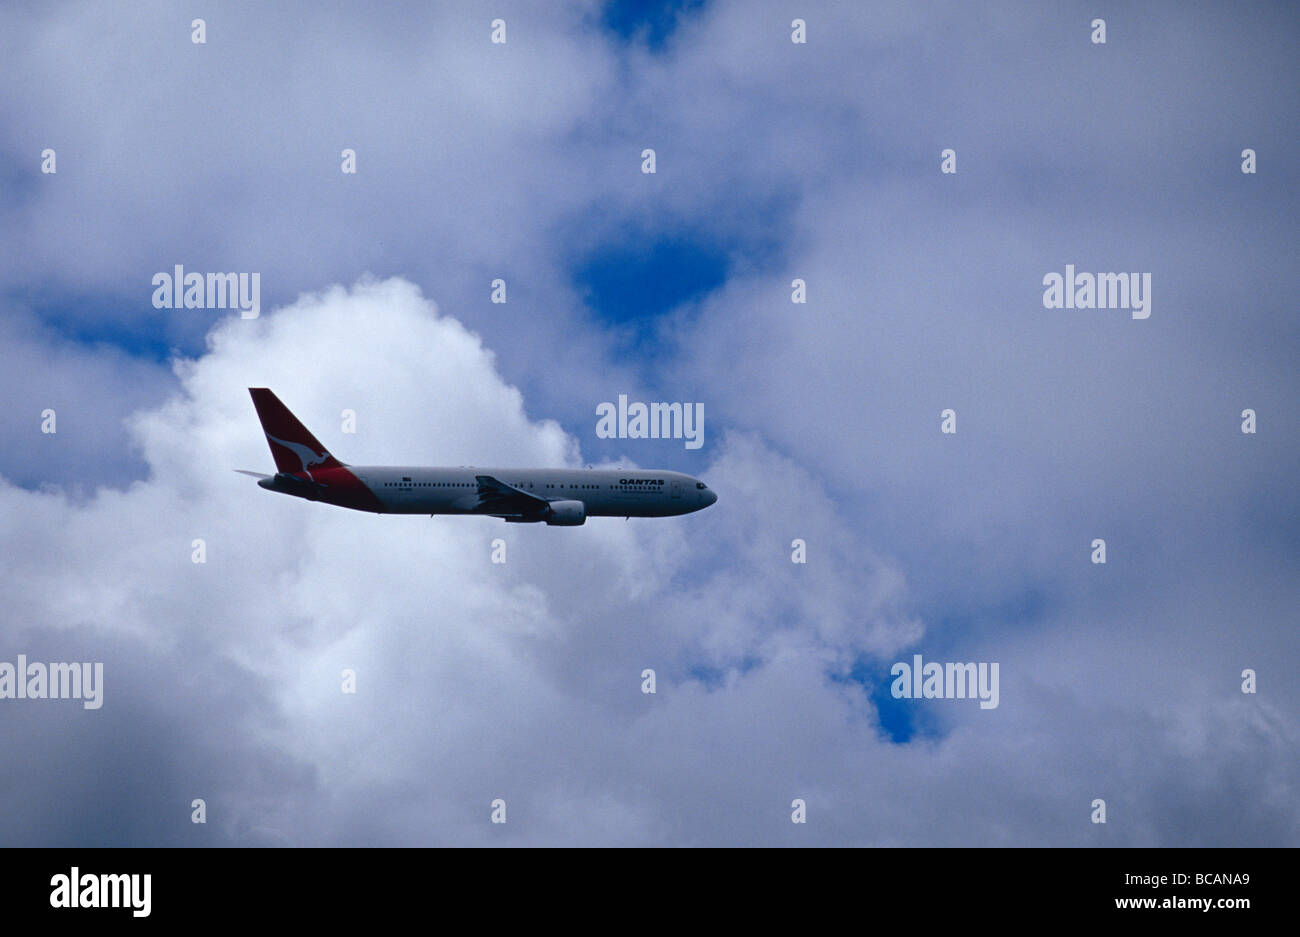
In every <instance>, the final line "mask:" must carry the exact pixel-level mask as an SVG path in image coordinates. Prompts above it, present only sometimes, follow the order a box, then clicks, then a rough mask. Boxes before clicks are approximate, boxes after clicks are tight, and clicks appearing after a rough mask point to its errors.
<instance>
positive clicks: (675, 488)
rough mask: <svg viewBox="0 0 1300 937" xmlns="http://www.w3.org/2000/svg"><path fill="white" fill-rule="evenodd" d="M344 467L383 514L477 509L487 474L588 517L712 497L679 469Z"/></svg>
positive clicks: (661, 509) (660, 509)
mask: <svg viewBox="0 0 1300 937" xmlns="http://www.w3.org/2000/svg"><path fill="white" fill-rule="evenodd" d="M348 468H349V470H350V471H351V472H352V473H353V474H355V475H356V476H357V478H358V479H359V480H360V481H361V482H362V483H363V484H364V485H365V486H366V487H367V488H369V489H370V491H371V492H373V493H374V495H375V496H376V497H377V498H378V499H379V500H380V502H381V503H382V504H383V512H384V513H386V514H389V513H391V514H478V513H483V512H482V509H481V508H479V507H478V506H479V497H478V491H479V483H478V482H477V481H476V478H477V477H479V476H484V475H488V476H491V477H493V478H495V479H499V480H500V481H502V482H505V483H506V484H507V485H512V486H514V487H515V488H518V489H520V490H521V491H525V492H527V493H528V494H530V495H535V496H536V497H538V498H543V499H545V500H547V501H581V502H582V503H583V504H584V505H585V506H586V513H587V516H588V517H671V516H673V515H677V514H690V513H691V512H692V511H698V510H700V509H701V508H706V507H708V506H709V505H711V504H713V503H714V502H715V501H716V500H717V495H715V494H714V493H713V491H712V490H711V489H709V488H708V487H707V486H705V485H704V483H703V482H700V481H699V480H698V479H695V478H692V477H691V476H690V475H684V474H682V473H681V472H662V471H645V470H641V469H629V470H627V471H623V470H618V469H503V468H474V467H465V468H430V467H421V466H411V467H404V466H391V465H382V466H380V465H370V466H366V465H352V466H348Z"/></svg>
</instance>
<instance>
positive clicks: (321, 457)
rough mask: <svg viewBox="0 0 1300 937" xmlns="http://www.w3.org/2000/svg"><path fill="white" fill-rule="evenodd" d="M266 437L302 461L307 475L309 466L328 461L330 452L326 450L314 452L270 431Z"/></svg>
mask: <svg viewBox="0 0 1300 937" xmlns="http://www.w3.org/2000/svg"><path fill="white" fill-rule="evenodd" d="M266 438H267V439H269V440H271V441H272V442H278V443H279V444H280V445H282V446H284V448H286V449H288V450H289V451H290V452H292V453H293V454H294V455H296V456H297V457H298V461H299V462H301V463H302V470H303V471H304V472H306V473H307V475H308V477H310V476H311V467H312V466H313V465H324V464H325V463H326V462H328V461H329V458H330V454H329V453H328V452H316V451H314V450H313V449H311V448H309V447H307V446H304V445H303V444H302V443H300V442H289V440H287V439H280V438H278V437H276V436H272V435H271V434H270V433H267V434H266Z"/></svg>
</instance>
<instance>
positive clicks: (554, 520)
mask: <svg viewBox="0 0 1300 937" xmlns="http://www.w3.org/2000/svg"><path fill="white" fill-rule="evenodd" d="M544 516H545V518H546V523H547V524H549V525H550V526H551V527H580V526H581V525H582V524H585V523H586V522H587V506H586V505H585V504H583V503H582V502H581V501H552V502H551V503H550V505H549V506H548V507H547V508H546V514H545V515H544Z"/></svg>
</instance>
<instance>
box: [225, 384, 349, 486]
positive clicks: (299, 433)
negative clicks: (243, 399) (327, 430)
mask: <svg viewBox="0 0 1300 937" xmlns="http://www.w3.org/2000/svg"><path fill="white" fill-rule="evenodd" d="M248 392H249V393H250V394H251V395H252V397H253V406H254V407H256V408H257V418H258V419H259V420H261V421H262V430H263V432H265V433H266V442H267V444H268V445H269V446H270V447H271V456H272V457H273V458H274V459H275V467H276V468H277V469H279V470H280V471H281V472H288V473H289V474H291V475H297V474H300V473H303V472H306V473H308V474H310V473H311V471H312V469H324V468H339V467H341V466H342V465H343V463H342V462H340V461H339V460H338V459H336V458H334V456H332V455H330V454H329V450H327V449H326V448H325V447H324V446H322V445H321V444H320V441H319V440H317V439H316V437H315V436H313V435H312V434H311V431H310V430H308V429H307V427H305V426H303V425H302V424H301V423H299V422H298V418H297V417H296V416H294V415H293V414H292V413H290V412H289V408H288V407H286V406H285V405H284V404H282V403H280V398H279V397H277V396H275V394H273V393H271V391H270V390H269V389H268V388H266V387H250V388H248Z"/></svg>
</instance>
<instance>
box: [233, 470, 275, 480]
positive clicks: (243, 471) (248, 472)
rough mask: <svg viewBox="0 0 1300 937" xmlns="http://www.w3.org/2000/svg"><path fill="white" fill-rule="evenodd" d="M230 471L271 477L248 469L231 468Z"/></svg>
mask: <svg viewBox="0 0 1300 937" xmlns="http://www.w3.org/2000/svg"><path fill="white" fill-rule="evenodd" d="M231 471H234V472H238V473H239V474H240V475H251V476H253V477H254V478H270V477H271V476H270V475H263V474H262V473H261V472H250V471H249V470H248V469H232V470H231Z"/></svg>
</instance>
